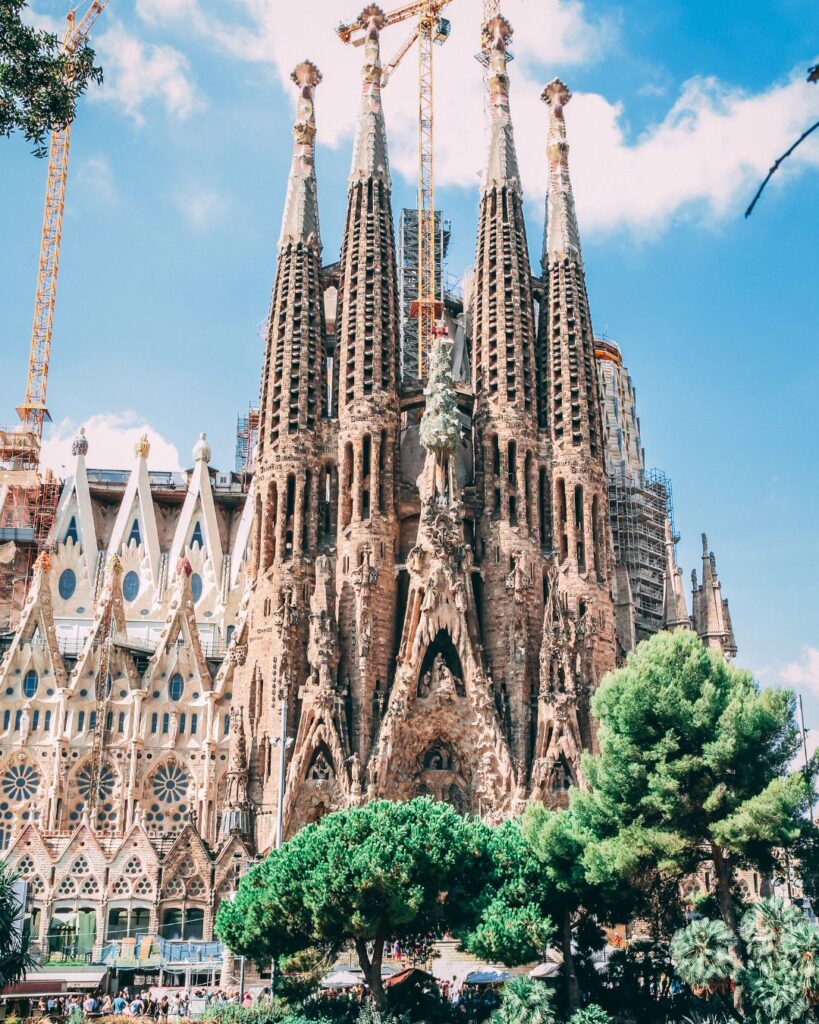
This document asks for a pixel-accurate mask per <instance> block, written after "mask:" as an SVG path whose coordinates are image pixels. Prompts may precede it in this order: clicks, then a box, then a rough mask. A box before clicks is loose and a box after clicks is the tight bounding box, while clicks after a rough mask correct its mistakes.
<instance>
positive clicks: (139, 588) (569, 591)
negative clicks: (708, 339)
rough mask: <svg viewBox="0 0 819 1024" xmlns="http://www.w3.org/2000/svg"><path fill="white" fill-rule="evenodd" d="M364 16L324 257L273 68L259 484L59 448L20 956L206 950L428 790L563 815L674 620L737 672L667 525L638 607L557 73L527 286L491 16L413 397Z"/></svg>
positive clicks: (614, 417)
mask: <svg viewBox="0 0 819 1024" xmlns="http://www.w3.org/2000/svg"><path fill="white" fill-rule="evenodd" d="M364 17H365V19H366V22H367V26H368V27H367V33H366V40H365V44H364V47H363V53H364V66H363V76H362V78H363V81H362V89H361V99H360V108H359V113H358V121H357V131H356V137H355V143H354V148H353V155H352V166H351V171H350V177H349V186H348V193H347V216H346V225H345V228H344V236H343V242H342V247H341V257H340V260H339V261H338V262H336V263H333V264H329V265H325V264H323V262H322V243H321V235H320V230H319V206H318V199H317V184H316V174H315V163H314V153H315V140H316V131H317V124H316V116H315V110H314V98H315V93H316V89H317V87H318V85H319V83H320V82H321V74H320V72H319V70H318V69H317V68H316V67H315V66H314V65H313V64H311V63H310V62H307V61H305V62H304V63H301V64H299V65H298V67H297V68H296V69H295V71H294V72H293V80H294V82H295V85H296V87H297V89H298V97H299V98H298V108H297V115H296V122H295V127H294V136H295V143H294V150H293V161H292V168H291V171H290V176H289V180H288V184H287V194H286V198H285V202H284V215H283V221H282V229H281V236H280V239H279V246H278V266H277V270H276V277H275V283H274V287H273V298H272V305H271V309H270V316H269V322H268V334H267V343H266V350H265V355H264V365H263V370H262V379H261V402H260V426H259V435H258V443H257V446H256V451H255V461H254V465H253V473H252V474H244V475H242V476H239V475H237V474H233V473H224V474H223V473H219V472H217V471H215V470H213V469H211V468H209V460H210V450H209V447H208V442H207V439H206V437H205V435H202V436H201V437H200V439H199V441H198V442H197V444H196V446H195V448H194V450H193V469H192V470H189V471H188V472H187V473H186V474H171V473H157V472H152V471H150V470H149V459H150V449H149V445H148V443H147V441H143V442H141V443H140V444H139V445H138V446H137V450H136V458H135V463H134V465H133V468H132V469H131V470H130V471H129V472H124V473H112V472H104V471H95V470H93V469H89V468H88V467H87V466H86V456H87V454H88V453H89V451H90V452H91V454H92V456H93V438H86V437H85V436H80V437H78V438H77V440H76V441H75V443H74V449H73V452H74V464H73V467H72V469H71V472H70V475H69V477H68V479H67V480H66V482H65V485H64V488H63V491H62V496H61V499H60V503H59V508H58V512H57V516H56V520H55V524H54V529H53V535H52V544H51V546H50V550H49V551H48V552H44V553H43V554H41V555H40V557H39V558H38V559H37V562H36V565H35V567H34V570H33V575H32V578H31V580H30V584H29V588H28V594H27V597H26V600H25V603H24V605H23V606H22V607H21V608H20V609H18V611H17V613H16V615H15V616H14V617H15V619H16V621H15V622H14V624H13V628H11V629H10V630H9V632H8V633H7V634H6V635H4V636H0V644H1V645H2V646H0V652H2V661H1V662H0V847H2V849H3V850H4V855H5V857H6V858H7V859H8V860H9V861H10V862H12V863H13V864H14V865H15V866H16V867H17V868H18V869H19V871H20V872H21V873H22V874H23V876H24V877H25V878H26V879H27V880H28V882H29V885H30V891H31V893H32V897H33V906H34V910H35V928H36V929H37V930H38V936H39V939H40V941H41V942H42V943H44V944H47V943H48V942H51V941H52V938H53V936H54V935H55V934H60V929H61V927H62V925H61V922H65V927H66V928H68V927H69V919H70V927H72V928H74V929H75V931H76V930H77V929H79V932H80V933H81V934H82V935H84V936H85V938H84V940H83V941H85V942H86V943H99V942H101V941H103V940H104V939H106V938H111V937H116V936H123V935H125V936H129V935H135V934H137V933H143V932H144V933H149V934H150V933H154V934H155V933H157V932H161V933H162V934H164V935H166V936H171V937H173V936H176V937H185V938H205V939H207V938H209V937H210V936H211V934H212V926H213V921H214V917H215V913H216V910H217V908H218V905H219V902H220V900H221V899H223V898H225V897H226V896H228V895H229V894H230V893H231V892H232V891H233V890H234V888H235V886H236V879H237V874H238V872H239V871H240V870H241V869H242V868H243V867H244V866H245V865H246V864H247V862H248V861H249V860H250V859H252V858H253V856H254V855H257V854H259V853H264V851H266V850H267V849H269V848H270V847H271V846H272V845H274V844H275V843H276V841H277V839H278V838H279V837H278V836H277V832H278V830H279V829H280V830H281V832H282V835H283V837H284V838H285V839H286V838H287V837H288V836H290V835H292V834H293V833H294V832H295V831H296V830H298V829H299V828H300V827H302V826H303V825H305V824H307V823H309V822H314V821H316V820H317V819H318V818H320V817H321V816H322V815H323V814H326V813H327V812H328V811H332V810H335V809H338V808H342V807H349V806H353V805H357V804H360V803H363V802H364V801H367V800H372V799H376V798H389V799H398V800H401V799H407V798H411V797H413V796H416V795H418V794H429V795H430V796H432V797H434V798H435V799H438V800H444V801H447V802H448V803H450V804H451V805H452V806H454V807H455V808H457V809H458V810H459V811H461V812H463V813H465V814H466V813H468V814H476V815H480V816H482V817H483V818H485V819H487V820H489V821H498V820H500V819H502V818H504V817H506V816H510V815H514V814H517V813H519V812H520V811H522V809H523V808H524V807H525V805H526V804H527V803H528V802H529V801H539V802H543V803H546V804H550V805H559V804H561V802H563V801H565V799H566V791H567V789H568V788H569V786H570V785H572V784H577V783H581V782H582V780H581V779H580V778H579V775H578V764H579V755H580V752H581V751H582V750H584V749H593V748H594V745H595V733H594V727H593V723H592V720H591V717H590V698H591V696H592V694H593V693H594V691H595V688H596V687H597V686H598V685H599V683H600V681H601V680H602V678H603V676H604V675H605V674H606V672H608V671H609V670H611V669H613V668H615V667H616V666H617V665H618V664H619V663H621V662H622V661H623V659H624V658H625V656H626V655H627V653H628V651H629V650H630V649H632V648H633V647H634V645H635V643H636V642H637V641H638V640H639V639H641V638H642V637H643V636H645V635H649V634H650V632H654V631H656V630H657V629H660V628H667V629H675V628H683V629H694V630H696V632H697V633H698V634H699V635H700V636H701V637H702V639H703V641H704V642H705V643H706V644H708V645H709V646H711V647H714V648H717V649H719V650H721V651H723V652H724V654H725V656H726V657H731V656H732V655H733V654H734V653H735V644H734V640H733V632H732V628H731V623H730V617H729V615H728V607H727V602H726V601H725V600H724V599H723V598H722V596H721V592H720V583H719V580H718V578H717V575H716V569H715V565H714V559H713V555H712V554H710V552H709V551H708V548H707V544H705V543H704V554H703V568H702V575H701V578H700V579H699V580H697V579H696V577H695V582H694V603H693V608H692V609H691V613H689V610H688V608H687V606H686V598H685V595H684V591H683V585H682V577H681V572H680V570H679V568H678V567H677V565H676V561H675V546H674V545H675V538H674V536H673V533H672V528H671V524H670V521H669V516H668V515H667V514H666V505H665V503H663V506H662V507H663V513H662V515H661V516H660V520H659V523H660V525H659V534H658V539H657V544H658V547H657V550H658V551H659V553H660V554H659V559H660V561H659V564H658V566H657V567H656V572H655V577H656V578H655V584H656V593H655V597H654V599H653V600H654V604H653V606H652V608H648V605H646V606H645V608H643V607H642V606H641V604H640V602H639V601H638V600H637V599H636V598H635V593H636V591H637V590H638V589H639V586H640V581H639V579H638V578H637V575H635V573H634V572H631V573H630V572H629V571H628V565H627V564H626V563H627V561H628V559H627V557H626V555H627V551H626V548H627V538H626V537H625V535H624V534H621V532H620V531H619V530H618V528H617V523H618V522H619V520H618V518H617V509H616V508H615V505H616V500H615V498H616V495H615V491H613V489H612V488H613V486H614V484H613V481H615V478H616V477H617V475H618V474H620V476H621V477H622V476H623V473H624V472H625V470H624V469H623V467H624V466H626V468H628V466H629V465H631V464H632V463H634V462H635V461H636V463H637V468H636V470H635V472H636V474H637V476H639V475H640V474H641V473H642V474H644V466H643V467H642V469H641V468H640V465H641V459H642V449H641V447H640V439H639V421H638V420H637V419H636V415H635V414H634V410H633V388H632V387H631V384H630V381H629V379H628V377H627V374H626V372H625V370H624V368H623V366H622V358H621V356H620V354H619V350H618V349H617V348H616V346H614V345H612V344H611V343H607V342H596V341H595V338H594V335H593V333H592V322H591V315H590V306H589V299H588V296H587V292H586V284H585V279H584V270H583V260H582V255H581V245H580V234H579V229H578V223H577V218H576V216H575V207H574V201H573V197H572V188H571V182H570V176H569V144H568V142H567V134H566V123H565V120H564V110H565V108H566V105H567V103H568V102H569V100H570V98H571V94H570V92H569V90H568V88H567V87H566V86H565V85H564V84H563V82H561V81H559V80H557V79H556V80H554V81H552V82H550V83H549V84H548V85H547V86H546V88H545V90H544V91H543V97H542V98H543V101H544V104H545V110H544V128H543V131H544V144H545V147H546V151H547V154H548V165H549V180H548V217H547V229H546V236H545V239H544V243H543V249H542V252H543V261H542V271H541V272H534V271H533V269H532V265H531V261H530V253H529V247H528V244H527V238H526V231H525V228H524V216H523V195H522V190H521V180H520V173H519V168H518V164H517V159H516V154H515V142H514V136H513V128H512V119H511V116H510V106H509V85H510V80H509V74H508V70H507V63H506V62H507V55H506V48H507V43H508V40H509V37H510V36H511V33H512V29H511V26H510V25H509V23H508V22H507V21H506V20H505V19H504V18H503V17H498V18H496V19H494V20H493V21H492V22H491V23H489V24H488V26H487V27H486V30H487V32H488V33H489V36H490V38H491V39H492V46H491V62H490V65H489V67H488V69H487V76H488V84H489V90H490V109H491V122H490V128H489V131H488V150H487V156H486V165H485V171H484V175H483V181H482V185H481V189H480V199H479V218H478V231H477V241H476V253H475V267H474V273H473V275H472V278H471V288H470V289H469V293H468V294H466V295H465V296H464V300H463V305H462V309H461V310H460V313H459V319H458V321H457V324H455V323H454V321H453V320H452V318H450V319H447V318H446V317H444V318H442V320H441V322H440V324H439V327H438V329H437V333H436V337H435V339H434V342H433V345H432V348H431V350H430V352H429V354H428V368H427V369H428V372H427V374H426V377H425V379H424V380H423V381H420V382H419V381H418V380H415V379H406V378H404V377H402V363H401V353H400V345H401V340H400V310H399V285H398V270H397V266H396V240H395V231H394V226H393V212H392V206H391V183H390V168H389V158H388V135H387V128H386V124H385V118H384V112H383V110H382V101H381V87H380V80H381V63H380V56H379V30H380V28H381V27H382V23H383V15H382V12H381V11H380V10H379V8H378V7H376V6H370V7H368V8H367V9H366V10H365V12H364ZM529 130H530V131H531V130H535V129H534V127H533V126H529ZM618 453H619V454H618ZM640 486H642V485H640ZM644 490H645V488H644ZM649 490H650V488H649ZM641 493H642V492H641ZM613 495H614V497H613ZM664 501H665V499H664V498H663V502H664ZM655 532H656V531H655ZM649 612H650V613H651V614H649ZM652 616H653V617H652ZM83 915H85V916H84V917H83ZM80 919H82V920H80ZM78 921H79V922H80V923H79V924H78V923H77V922H78ZM78 934H79V933H78Z"/></svg>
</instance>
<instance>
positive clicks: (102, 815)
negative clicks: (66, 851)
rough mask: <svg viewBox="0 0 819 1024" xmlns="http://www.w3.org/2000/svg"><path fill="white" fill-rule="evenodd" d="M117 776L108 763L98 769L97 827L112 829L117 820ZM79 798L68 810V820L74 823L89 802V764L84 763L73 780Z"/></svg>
mask: <svg viewBox="0 0 819 1024" xmlns="http://www.w3.org/2000/svg"><path fill="white" fill-rule="evenodd" d="M116 782H117V777H116V775H115V774H114V770H113V769H112V768H110V767H108V765H103V766H102V768H101V769H100V775H99V783H98V785H97V827H98V828H103V829H106V830H110V829H112V828H113V827H114V826H115V825H116V822H117V806H116V803H115V801H114V789H115V787H116ZM75 785H76V788H77V794H78V797H79V799H76V800H75V801H74V804H73V806H72V807H71V810H70V812H69V815H68V817H69V820H70V821H71V823H72V824H76V823H77V822H79V821H80V820H81V819H82V815H83V811H84V810H85V809H86V807H87V806H88V804H89V802H90V797H91V765H90V764H86V765H83V767H82V768H80V770H79V772H77V777H76V780H75Z"/></svg>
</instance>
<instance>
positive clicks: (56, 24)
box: [23, 7, 65, 39]
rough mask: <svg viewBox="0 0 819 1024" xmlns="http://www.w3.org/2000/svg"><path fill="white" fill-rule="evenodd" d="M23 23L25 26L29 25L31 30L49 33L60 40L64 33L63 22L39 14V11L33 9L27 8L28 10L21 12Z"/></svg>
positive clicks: (47, 15) (48, 15)
mask: <svg viewBox="0 0 819 1024" xmlns="http://www.w3.org/2000/svg"><path fill="white" fill-rule="evenodd" d="M23 22H24V24H26V25H31V26H32V27H33V28H38V29H43V30H44V31H46V32H51V34H52V35H55V36H57V38H58V39H62V37H63V32H64V31H65V22H64V21H62V20H61V19H60V18H54V17H52V16H51V15H50V14H41V13H40V12H39V11H35V10H34V8H33V7H29V8H28V10H26V11H24V12H23Z"/></svg>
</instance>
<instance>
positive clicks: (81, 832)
mask: <svg viewBox="0 0 819 1024" xmlns="http://www.w3.org/2000/svg"><path fill="white" fill-rule="evenodd" d="M80 843H83V844H84V845H82V846H81V845H80ZM80 854H82V855H83V856H84V857H85V859H86V860H87V861H88V863H89V864H91V865H92V867H96V868H98V869H99V870H100V873H102V871H103V869H104V868H105V865H106V863H107V861H108V858H107V857H106V855H105V850H103V848H102V847H101V846H100V843H99V840H98V839H97V834H96V832H94V830H93V829H92V828H91V826H90V825H89V824H88V821H87V819H86V817H85V815H83V819H82V821H81V822H80V823H79V825H77V827H76V829H75V830H74V833H73V834H72V836H71V838H70V839H69V840H68V845H67V846H66V847H65V849H64V850H63V852H62V853H61V854H60V856H59V857H57V858H56V862H57V865H58V870H59V869H60V868H66V869H67V868H70V867H71V865H72V864H73V863H74V861H75V860H76V859H77V857H79V856H80Z"/></svg>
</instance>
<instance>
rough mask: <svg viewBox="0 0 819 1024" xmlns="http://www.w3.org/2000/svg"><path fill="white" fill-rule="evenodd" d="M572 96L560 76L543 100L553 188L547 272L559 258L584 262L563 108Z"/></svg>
mask: <svg viewBox="0 0 819 1024" xmlns="http://www.w3.org/2000/svg"><path fill="white" fill-rule="evenodd" d="M571 98H572V94H571V92H569V89H568V87H567V86H566V85H564V83H563V82H561V81H560V79H559V78H555V79H554V80H553V81H551V82H549V84H548V85H547V86H546V88H545V89H544V90H543V95H542V99H543V102H544V103H545V104H546V105H547V106H548V107H549V134H548V137H547V142H546V155H547V157H548V159H549V188H548V192H547V197H546V232H545V234H544V238H543V256H542V266H543V270H544V272H546V271H547V270H548V267H549V265H550V263H551V262H552V260H555V259H562V258H564V257H568V259H570V260H576V261H577V263H581V262H582V256H581V253H580V232H579V231H578V228H577V215H576V213H575V209H574V194H573V192H572V183H571V179H570V178H569V143H568V142H567V141H566V121H565V120H564V117H563V108H564V107H565V106H566V104H567V103H568V102H569V100H570V99H571Z"/></svg>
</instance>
